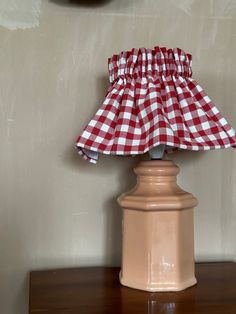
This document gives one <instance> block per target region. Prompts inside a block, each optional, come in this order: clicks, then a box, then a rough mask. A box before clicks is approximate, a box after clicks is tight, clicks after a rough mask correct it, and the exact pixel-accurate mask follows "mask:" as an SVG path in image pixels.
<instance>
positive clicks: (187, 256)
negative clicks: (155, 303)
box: [118, 160, 197, 292]
mask: <svg viewBox="0 0 236 314" xmlns="http://www.w3.org/2000/svg"><path fill="white" fill-rule="evenodd" d="M134 171H135V173H136V174H137V176H138V180H137V185H136V187H135V188H134V189H132V190H131V191H130V192H128V193H125V194H122V195H121V196H120V197H119V198H118V202H119V204H120V205H121V206H122V207H123V247H122V269H121V272H120V282H121V284H123V285H124V286H128V287H131V288H136V289H141V290H145V291H151V292H155V291H180V290H183V289H186V288H188V287H190V286H192V285H194V284H195V283H196V278H195V275H194V236H193V207H195V206H196V205H197V200H196V198H195V197H194V196H193V195H192V194H190V193H187V192H185V191H183V190H182V189H181V188H180V187H179V186H178V185H177V183H176V175H177V173H178V172H179V168H178V167H177V166H176V165H175V164H174V163H173V162H172V161H164V160H155V161H153V160H152V161H144V162H141V163H140V164H139V165H138V167H137V168H135V170H134Z"/></svg>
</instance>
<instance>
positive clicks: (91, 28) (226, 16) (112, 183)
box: [0, 0, 236, 314]
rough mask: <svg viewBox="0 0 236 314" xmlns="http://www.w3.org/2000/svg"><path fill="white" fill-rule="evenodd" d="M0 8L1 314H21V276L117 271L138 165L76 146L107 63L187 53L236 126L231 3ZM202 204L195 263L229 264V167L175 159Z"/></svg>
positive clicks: (232, 248)
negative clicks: (135, 52)
mask: <svg viewBox="0 0 236 314" xmlns="http://www.w3.org/2000/svg"><path fill="white" fill-rule="evenodd" d="M73 3H74V4H73V5H69V4H68V3H66V1H59V0H51V1H49V0H48V1H46V0H45V1H36V0H31V1H30V0H21V1H16V0H15V1H13V0H11V1H6V0H5V1H3V0H2V1H0V24H1V27H0V70H1V71H0V108H1V115H0V142H1V153H0V200H1V205H0V304H1V306H0V308H1V310H0V312H1V314H23V313H27V300H28V295H27V288H28V272H29V271H30V270H32V269H44V268H53V267H70V266H81V265H119V263H120V250H121V232H120V221H121V212H120V209H119V207H118V206H117V204H116V201H115V199H116V197H117V196H118V195H119V194H120V193H121V192H123V191H125V190H127V189H128V188H130V187H132V185H133V184H134V180H135V177H134V175H133V174H132V172H131V169H132V167H133V166H134V165H135V164H136V163H137V162H138V160H139V159H138V158H134V159H132V158H117V157H114V158H111V157H109V156H104V157H101V158H100V161H99V163H98V164H97V165H96V166H94V165H91V164H88V163H86V162H85V161H84V160H82V159H81V158H80V157H79V156H77V154H76V153H75V152H74V149H73V142H74V141H75V139H76V137H77V135H78V134H79V133H80V131H81V130H82V128H83V127H84V125H85V124H86V123H87V122H88V121H89V119H90V118H91V117H92V115H93V113H94V112H95V110H96V109H97V108H98V107H99V106H100V104H101V102H102V100H103V98H104V95H105V92H106V88H107V85H108V79H107V58H108V57H109V56H110V55H112V54H113V53H114V52H119V51H121V50H124V49H130V48H132V47H140V46H145V47H153V46H154V45H166V46H169V47H176V46H179V47H182V48H183V49H185V50H186V51H189V52H190V53H192V54H193V70H194V77H195V78H196V79H197V80H199V81H200V83H201V85H203V86H204V87H205V89H206V91H207V92H208V93H209V95H210V96H211V98H212V99H213V100H214V102H215V103H216V104H217V107H218V108H219V109H220V110H221V112H222V113H223V114H224V116H225V117H226V118H227V119H228V121H229V122H230V123H231V124H232V125H234V126H235V127H236V106H235V99H236V89H235V86H236V77H235V70H236V66H235V54H236V45H235V43H236V41H235V29H236V20H235V19H236V5H235V1H229V0H228V1H220V0H215V1H210V0H206V1H199V0H198V1H197V0H181V1H174V0H146V1H144V0H129V1H127V0H111V1H108V2H106V3H104V5H100V6H95V5H94V6H90V7H89V6H87V7H86V6H83V5H80V4H79V3H80V1H79V0H78V1H77V4H75V1H74V2H73ZM174 159H175V161H176V162H177V163H178V164H179V165H180V166H181V169H182V170H181V174H180V176H179V183H180V185H181V186H182V187H183V188H185V189H186V190H188V191H191V192H193V194H195V195H196V196H197V197H198V199H199V206H198V208H197V209H196V211H195V242H196V258H197V259H198V260H233V259H235V257H236V245H235V237H236V192H235V191H236V172H235V171H236V157H235V151H233V150H231V149H229V150H224V151H214V152H205V153H194V152H181V153H179V154H175V155H174Z"/></svg>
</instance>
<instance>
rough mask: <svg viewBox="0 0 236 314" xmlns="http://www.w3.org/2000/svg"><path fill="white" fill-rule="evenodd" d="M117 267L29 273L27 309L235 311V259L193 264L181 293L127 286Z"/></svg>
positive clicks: (49, 313) (150, 313)
mask: <svg viewBox="0 0 236 314" xmlns="http://www.w3.org/2000/svg"><path fill="white" fill-rule="evenodd" d="M118 275H119V268H104V267H92V268H77V269H61V270H60V269H59V270H49V271H33V272H31V274H30V302H29V313H39V314H40V313H44V314H55V313H58V314H95V313H96V314H108V313H109V314H111V313H112V314H113V313H114V314H115V313H122V314H154V313H161V314H165V313H166V314H167V313H168V314H179V313H181V314H192V313H196V314H211V313H214V314H236V263H201V264H197V265H196V276H197V279H198V284H197V285H196V286H194V287H191V288H189V289H186V290H184V291H181V292H171V293H169V292H168V293H167V292H165V293H148V292H143V291H139V290H134V289H130V288H126V287H123V286H121V285H120V283H119V280H118Z"/></svg>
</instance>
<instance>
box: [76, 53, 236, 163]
mask: <svg viewBox="0 0 236 314" xmlns="http://www.w3.org/2000/svg"><path fill="white" fill-rule="evenodd" d="M191 61H192V57H191V55H190V54H186V53H185V52H184V51H183V50H181V49H179V48H175V49H166V48H159V47H155V48H154V49H152V50H151V49H145V48H141V49H132V50H131V51H125V52H121V53H120V54H119V55H114V56H113V57H112V58H110V59H109V60H108V65H109V77H110V82H111V85H110V88H109V90H108V93H107V95H106V99H105V101H104V102H103V104H102V106H101V107H100V109H99V110H98V111H97V113H96V114H95V116H94V117H93V119H92V120H91V121H90V122H89V124H88V125H87V126H86V127H85V129H84V131H83V132H82V134H81V135H80V136H79V138H78V140H77V144H76V145H77V147H78V151H79V153H80V154H81V155H82V156H83V157H84V158H85V159H88V160H89V161H90V162H93V163H96V162H97V159H98V153H103V154H112V155H136V154H143V153H145V152H147V151H149V150H150V149H151V148H153V147H155V146H158V145H160V144H165V145H166V151H167V152H168V151H172V150H173V149H175V148H180V149H189V150H209V149H218V148H227V147H230V146H233V147H236V135H235V131H234V129H232V128H231V127H230V125H229V124H228V123H227V121H226V120H225V118H223V117H222V115H221V114H220V112H219V110H218V109H217V108H216V107H215V106H214V105H213V103H212V102H211V100H210V98H209V97H208V96H207V95H206V94H205V92H204V91H203V89H202V87H201V86H200V85H199V84H198V83H197V82H196V81H194V80H193V79H192V78H191V75H192V70H191Z"/></svg>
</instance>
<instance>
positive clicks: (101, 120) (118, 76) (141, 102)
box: [76, 47, 236, 292]
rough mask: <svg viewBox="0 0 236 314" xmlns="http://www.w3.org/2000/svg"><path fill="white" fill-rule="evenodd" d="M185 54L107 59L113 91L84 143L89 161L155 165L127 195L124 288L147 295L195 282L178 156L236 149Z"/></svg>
mask: <svg viewBox="0 0 236 314" xmlns="http://www.w3.org/2000/svg"><path fill="white" fill-rule="evenodd" d="M191 63H192V56H191V55H190V54H188V53H185V52H184V51H183V50H182V49H179V48H174V49H167V48H165V47H155V48H154V49H146V48H140V49H132V50H130V51H123V52H121V53H120V54H118V55H113V56H112V57H111V58H110V59H108V66H109V77H110V83H111V84H110V87H109V89H108V92H107V94H106V98H105V100H104V102H103V104H102V106H101V107H100V109H99V110H98V111H97V113H96V114H95V116H94V117H93V119H92V120H91V121H90V122H89V123H88V125H87V126H86V127H85V129H84V130H83V132H82V134H81V135H80V136H79V137H78V139H77V143H76V146H77V149H78V152H79V154H80V155H82V156H83V158H84V159H86V160H88V161H90V162H92V163H96V162H97V160H98V155H99V153H103V154H110V155H119V156H127V155H138V154H144V153H146V152H149V154H150V160H148V161H142V162H140V163H139V165H138V166H137V167H136V168H135V169H134V172H135V173H136V174H137V184H136V186H135V187H134V188H133V189H132V190H131V191H129V192H127V193H124V194H122V195H121V196H120V197H119V198H118V202H119V204H120V205H121V207H122V208H123V223H122V228H123V233H122V234H123V240H122V265H121V272H120V282H121V284H123V285H125V286H128V287H131V288H136V289H141V290H145V291H151V292H155V291H161V292H164V291H180V290H183V289H186V288H188V287H190V286H192V285H194V284H195V283H196V278H195V271H194V236H193V208H194V207H195V206H196V205H197V200H196V198H195V197H194V196H193V195H192V194H190V193H188V192H185V191H183V190H182V189H181V188H180V187H179V186H178V185H177V183H176V175H177V173H178V172H179V168H178V167H177V166H176V165H175V164H174V163H173V161H170V160H165V158H164V156H165V154H168V153H170V152H171V151H173V150H177V149H185V150H195V151H198V150H210V149H220V148H227V147H236V134H235V131H234V129H232V128H231V126H230V125H229V124H228V122H227V121H226V119H225V118H224V117H223V116H222V115H221V113H220V112H219V110H218V109H217V108H216V107H215V106H214V104H213V103H212V101H211V100H210V98H209V97H208V96H207V95H206V93H205V92H204V90H203V89H202V87H201V86H200V85H199V84H198V83H197V82H196V81H195V80H194V79H193V78H192V69H191Z"/></svg>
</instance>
